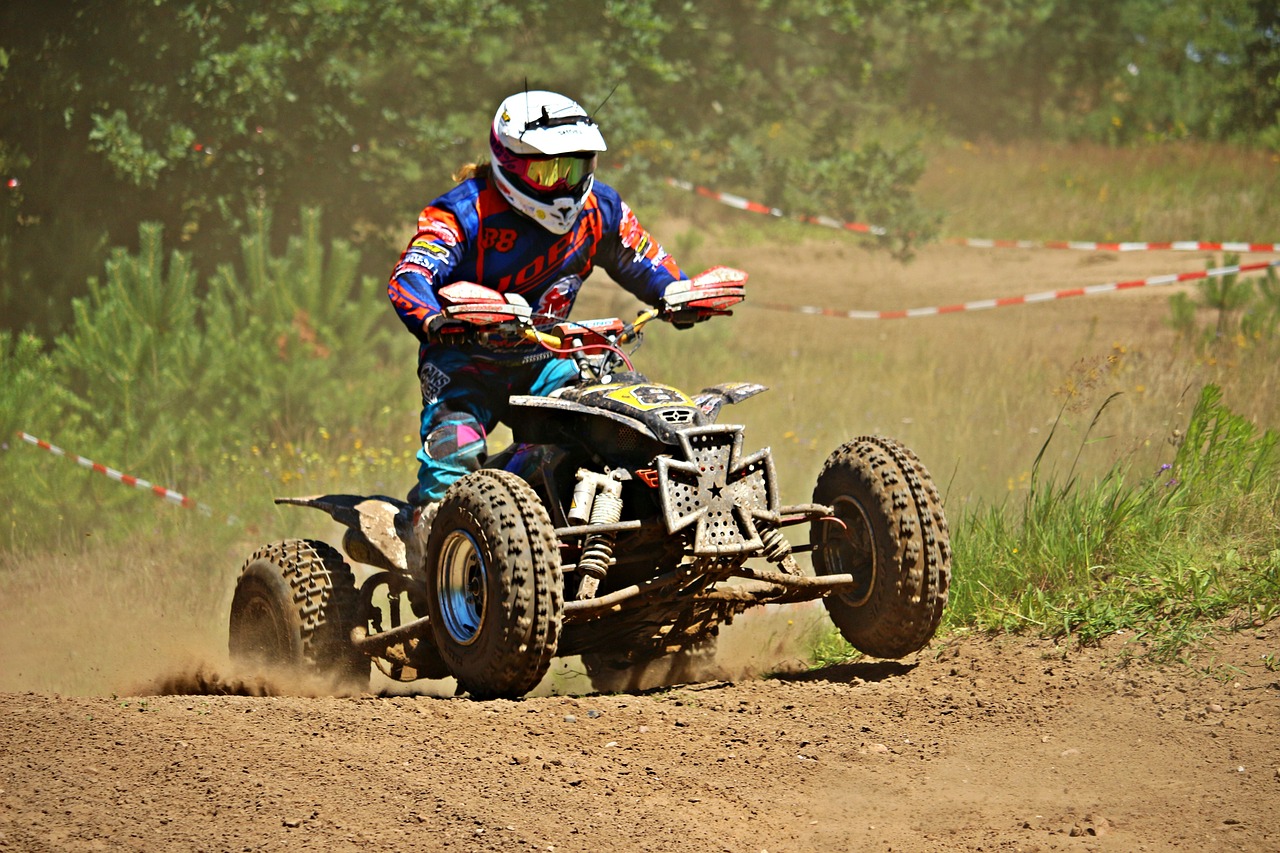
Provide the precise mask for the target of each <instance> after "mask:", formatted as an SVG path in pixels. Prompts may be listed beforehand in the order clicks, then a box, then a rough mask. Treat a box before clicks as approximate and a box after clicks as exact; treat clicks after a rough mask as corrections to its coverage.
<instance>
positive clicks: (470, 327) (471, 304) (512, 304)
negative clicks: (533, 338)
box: [423, 281, 533, 344]
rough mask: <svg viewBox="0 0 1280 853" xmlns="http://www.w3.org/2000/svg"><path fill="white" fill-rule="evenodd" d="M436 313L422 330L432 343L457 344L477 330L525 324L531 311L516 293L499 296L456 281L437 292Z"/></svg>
mask: <svg viewBox="0 0 1280 853" xmlns="http://www.w3.org/2000/svg"><path fill="white" fill-rule="evenodd" d="M436 295H437V297H439V299H440V313H438V314H433V315H432V316H431V317H430V319H428V320H427V322H426V324H425V325H424V326H423V329H424V331H425V332H426V333H427V340H428V341H431V342H432V343H446V344H460V343H464V342H465V341H466V340H467V339H468V338H469V337H470V335H471V333H473V332H476V331H478V330H480V329H484V328H487V327H490V326H498V325H501V324H503V323H512V322H515V323H519V324H527V323H528V322H529V319H530V316H531V315H532V313H533V311H532V309H531V308H530V307H529V303H528V302H526V301H525V298H524V297H523V296H521V295H519V294H518V293H509V294H502V293H499V292H498V291H496V290H494V289H493V288H490V287H485V286H484V285H483V284H474V283H472V282H469V281H459V282H455V283H453V284H450V285H446V286H445V287H442V288H440V290H439V291H438V292H437V294H436Z"/></svg>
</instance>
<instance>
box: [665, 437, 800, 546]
mask: <svg viewBox="0 0 1280 853" xmlns="http://www.w3.org/2000/svg"><path fill="white" fill-rule="evenodd" d="M679 438H680V445H681V450H682V451H683V455H684V457H685V458H684V459H683V460H681V459H674V458H671V457H668V456H663V457H659V459H658V476H659V485H658V489H659V493H660V496H661V502H662V512H663V516H664V520H665V521H666V524H667V531H668V532H670V533H676V532H677V531H680V530H683V529H685V528H686V527H688V526H689V525H691V524H693V525H696V528H695V531H694V544H693V552H694V554H697V555H718V554H742V553H750V552H752V551H756V550H759V549H760V548H761V547H762V546H763V543H762V542H761V540H760V534H759V532H758V531H757V529H756V522H757V520H767V521H773V522H775V523H776V522H777V521H778V493H777V486H776V482H777V478H776V477H775V476H774V471H773V457H772V456H771V455H770V453H769V450H768V448H765V449H764V450H760V451H757V452H756V453H753V454H752V455H750V456H748V457H746V458H743V457H742V427H740V426H732V425H713V426H704V427H693V428H690V429H686V430H681V431H680V433H679Z"/></svg>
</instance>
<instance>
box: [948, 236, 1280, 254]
mask: <svg viewBox="0 0 1280 853" xmlns="http://www.w3.org/2000/svg"><path fill="white" fill-rule="evenodd" d="M946 242H948V243H950V244H952V245H955V246H969V247H971V248H974V249H1076V250H1080V251H1085V252H1238V253H1240V254H1245V253H1248V252H1280V243H1212V242H1208V241H1204V240H1175V241H1173V242H1171V243H1091V242H1087V241H1083V240H984V239H980V238H976V237H954V238H949V239H948V240H947V241H946Z"/></svg>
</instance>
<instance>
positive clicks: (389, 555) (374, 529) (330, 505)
mask: <svg viewBox="0 0 1280 853" xmlns="http://www.w3.org/2000/svg"><path fill="white" fill-rule="evenodd" d="M276 503H278V504H288V505H290V506H307V507H311V508H313V509H318V510H321V511H323V512H325V513H328V515H329V517H331V518H332V519H333V520H334V521H336V522H338V523H339V524H341V525H343V526H344V527H346V528H347V535H346V536H344V537H343V539H342V547H343V549H344V550H345V551H346V552H347V556H348V557H350V558H351V559H352V560H355V561H356V562H358V563H366V564H368V565H370V566H376V567H377V568H380V569H389V570H398V571H401V572H403V571H405V566H406V562H405V543H406V542H408V541H410V539H411V537H412V535H413V506H412V505H410V504H407V503H405V502H404V501H400V500H396V499H395V498H389V497H386V496H385V495H374V496H372V497H364V496H361V495H315V496H312V497H304V498H276Z"/></svg>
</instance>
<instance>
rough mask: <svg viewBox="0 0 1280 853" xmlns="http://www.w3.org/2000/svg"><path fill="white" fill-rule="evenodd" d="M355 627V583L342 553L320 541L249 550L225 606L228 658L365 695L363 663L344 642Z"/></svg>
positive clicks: (366, 676) (357, 609) (366, 669)
mask: <svg viewBox="0 0 1280 853" xmlns="http://www.w3.org/2000/svg"><path fill="white" fill-rule="evenodd" d="M360 622H361V614H360V604H359V597H358V595H357V594H356V586H355V577H354V575H352V573H351V567H350V566H348V565H347V563H346V561H345V560H343V558H342V555H341V554H339V553H338V552H337V551H336V550H334V549H333V548H331V547H329V546H328V545H326V544H325V543H323V542H317V541H312V540H305V539H290V540H287V541H284V542H278V543H276V544H273V545H268V546H267V547H265V548H262V549H260V550H258V551H257V552H255V553H254V555H253V556H252V557H250V558H249V559H248V561H247V562H246V563H245V565H244V568H243V569H242V570H241V572H240V578H239V580H238V581H237V582H236V591H235V595H234V597H233V598H232V600H231V625H230V642H229V644H228V646H229V651H230V653H231V659H232V661H234V662H236V663H237V664H240V665H244V666H247V667H249V668H252V669H259V670H265V671H266V672H267V673H270V672H272V671H274V672H277V673H285V674H290V675H302V676H309V677H319V678H320V679H323V680H324V681H326V682H330V683H331V685H332V686H335V687H338V688H341V689H348V690H350V689H355V690H364V689H366V688H367V687H368V686H369V659H368V658H367V657H365V656H364V655H362V654H361V653H360V652H359V651H357V650H356V649H355V647H354V646H352V645H351V640H350V632H351V629H352V628H353V627H355V626H356V625H357V624H360Z"/></svg>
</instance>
